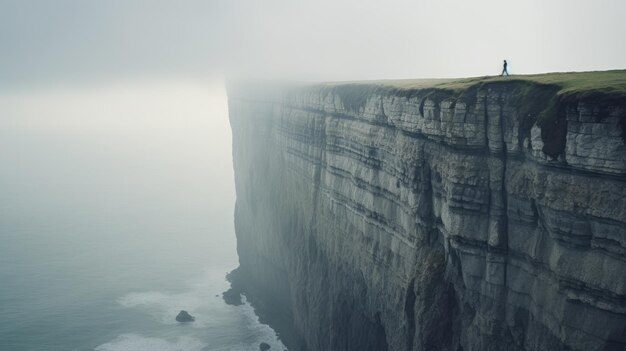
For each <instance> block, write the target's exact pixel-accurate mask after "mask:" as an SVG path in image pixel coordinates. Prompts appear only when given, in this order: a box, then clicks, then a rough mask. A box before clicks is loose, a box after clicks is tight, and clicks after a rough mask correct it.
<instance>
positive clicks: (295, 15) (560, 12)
mask: <svg viewBox="0 0 626 351" xmlns="http://www.w3.org/2000/svg"><path fill="white" fill-rule="evenodd" d="M625 14H626V1H623V0H567V1H566V0H517V1H506V0H474V1H453V0H412V1H409V0H406V1H405V0H385V1H383V0H377V1H371V0H316V1H296V0H258V1H252V0H215V1H211V0H205V1H195V0H171V1H163V0H106V1H105V0H100V1H90V0H54V1H51V0H40V1H35V0H0V88H2V89H7V88H8V89H11V88H15V87H20V86H31V85H63V84H74V83H83V82H100V81H105V80H130V79H140V78H146V77H149V78H158V79H161V78H164V79H168V78H172V77H175V78H185V79H187V78H189V79H192V78H194V77H205V76H211V75H214V74H224V75H226V76H238V77H241V76H257V77H264V78H268V77H277V78H291V79H313V80H353V79H376V78H421V77H422V78H428V77H465V76H480V75H489V74H498V73H499V72H500V69H501V68H500V67H501V62H502V59H505V58H506V59H508V60H509V63H510V71H511V72H512V73H538V72H549V71H573V70H576V71H581V70H606V69H621V68H626V44H625V43H626V20H625V17H624V16H625Z"/></svg>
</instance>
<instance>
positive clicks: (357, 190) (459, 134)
mask: <svg viewBox="0 0 626 351" xmlns="http://www.w3.org/2000/svg"><path fill="white" fill-rule="evenodd" d="M520 84H521V83H503V84H486V85H483V86H481V87H479V88H476V89H472V90H470V91H466V92H463V93H462V94H461V95H457V94H455V95H454V96H453V95H452V93H446V92H433V91H432V90H428V89H425V90H415V91H412V92H411V93H410V94H407V93H405V92H402V91H396V90H384V89H382V90H381V89H373V88H372V89H363V86H360V87H359V86H351V85H346V86H339V87H335V88H332V89H330V88H327V87H324V86H309V87H292V88H284V87H283V88H277V87H270V86H268V87H261V88H256V89H253V88H245V87H242V86H229V91H228V95H229V110H230V121H231V126H232V131H233V159H234V168H235V181H236V190H237V205H236V210H235V226H236V234H237V250H238V253H239V257H240V267H239V269H238V270H237V276H238V278H237V279H239V281H240V282H243V284H244V285H245V290H246V293H247V294H248V295H250V296H252V297H253V298H254V299H256V300H257V301H261V302H262V303H263V304H264V305H266V306H268V305H269V306H272V309H273V310H274V311H275V313H277V314H282V315H284V316H285V318H288V319H289V320H291V321H292V323H293V325H294V326H295V328H296V329H297V330H298V332H299V333H300V334H301V335H300V336H301V337H302V339H303V342H302V343H300V344H292V345H287V346H288V347H289V348H290V350H292V351H294V350H304V349H308V350H333V351H339V350H394V351H396V350H398V351H399V350H452V351H458V350H464V351H468V350H624V349H626V145H625V144H624V137H625V136H624V129H625V128H624V126H626V102H624V101H621V100H602V102H597V101H600V100H597V97H594V98H583V97H580V98H577V97H572V98H569V99H566V100H565V99H564V100H562V101H561V102H560V103H559V106H548V105H545V104H549V103H550V102H546V103H545V104H544V105H545V106H543V105H542V106H540V108H539V109H536V108H529V105H532V104H535V105H536V104H537V102H536V101H532V102H528V101H526V102H524V99H520V86H519V85H520ZM365 88H369V87H368V86H367V85H365ZM530 89H534V87H530ZM537 89H539V88H537ZM459 96H460V97H459ZM607 101H608V102H607ZM552 103H554V102H552ZM531 107H532V106H531ZM535 107H536V106H535ZM552 107H554V108H552ZM557 107H558V108H557ZM549 110H553V111H555V112H554V115H553V116H552V119H548V120H547V121H546V120H544V121H543V122H541V123H540V122H538V121H540V120H541V117H542V116H541V115H539V111H549ZM544 117H545V116H544ZM535 122H536V123H535Z"/></svg>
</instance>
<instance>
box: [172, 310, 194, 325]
mask: <svg viewBox="0 0 626 351" xmlns="http://www.w3.org/2000/svg"><path fill="white" fill-rule="evenodd" d="M195 320H196V319H195V318H194V317H193V316H192V315H190V314H189V312H187V311H185V310H181V311H180V312H178V314H177V315H176V321H177V322H180V323H188V322H193V321H195Z"/></svg>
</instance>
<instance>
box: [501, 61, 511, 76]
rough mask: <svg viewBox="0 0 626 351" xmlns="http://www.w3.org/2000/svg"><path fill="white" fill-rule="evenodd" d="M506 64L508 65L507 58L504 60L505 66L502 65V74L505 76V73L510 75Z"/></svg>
mask: <svg viewBox="0 0 626 351" xmlns="http://www.w3.org/2000/svg"><path fill="white" fill-rule="evenodd" d="M506 66H507V63H506V60H504V66H503V67H502V73H501V74H500V75H501V76H504V74H505V73H506V75H507V76H508V75H509V71H507V70H506Z"/></svg>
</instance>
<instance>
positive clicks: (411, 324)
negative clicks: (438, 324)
mask: <svg viewBox="0 0 626 351" xmlns="http://www.w3.org/2000/svg"><path fill="white" fill-rule="evenodd" d="M414 285H415V278H413V279H411V281H410V282H409V287H408V289H407V292H406V301H405V302H404V315H405V317H406V319H407V337H408V338H407V347H406V349H407V350H411V349H413V339H414V338H415V298H416V296H415V291H414V288H415V287H414Z"/></svg>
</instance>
